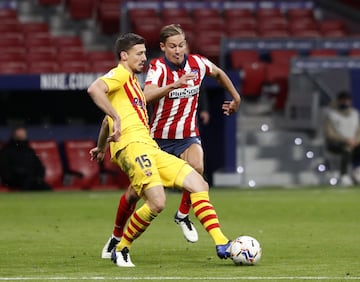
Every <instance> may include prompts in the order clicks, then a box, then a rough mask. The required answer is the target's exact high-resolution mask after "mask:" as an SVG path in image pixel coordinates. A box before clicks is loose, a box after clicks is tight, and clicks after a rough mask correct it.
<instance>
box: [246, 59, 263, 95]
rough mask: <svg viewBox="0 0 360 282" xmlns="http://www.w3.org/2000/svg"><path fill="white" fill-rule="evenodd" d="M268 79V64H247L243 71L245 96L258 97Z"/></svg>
mask: <svg viewBox="0 0 360 282" xmlns="http://www.w3.org/2000/svg"><path fill="white" fill-rule="evenodd" d="M265 78H266V64H265V63H262V62H246V63H244V64H243V65H242V69H241V90H240V93H241V94H242V95H244V96H248V97H250V96H252V97H258V96H260V95H261V92H262V87H263V85H264V83H265Z"/></svg>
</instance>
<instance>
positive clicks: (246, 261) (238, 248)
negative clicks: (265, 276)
mask: <svg viewBox="0 0 360 282" xmlns="http://www.w3.org/2000/svg"><path fill="white" fill-rule="evenodd" d="M261 254H262V250H261V246H260V243H259V242H258V241H257V240H256V239H255V238H253V237H251V236H240V237H238V238H236V239H235V240H233V241H232V243H231V246H230V258H231V259H232V261H233V262H234V263H235V264H236V265H255V264H257V263H258V262H259V261H260V259H261Z"/></svg>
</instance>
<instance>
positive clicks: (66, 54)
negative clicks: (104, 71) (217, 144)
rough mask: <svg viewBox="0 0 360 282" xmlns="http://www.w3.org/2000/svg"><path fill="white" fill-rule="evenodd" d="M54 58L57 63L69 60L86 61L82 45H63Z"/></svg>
mask: <svg viewBox="0 0 360 282" xmlns="http://www.w3.org/2000/svg"><path fill="white" fill-rule="evenodd" d="M56 59H57V61H58V62H59V63H61V62H70V61H84V62H88V58H87V53H85V51H84V49H83V48H82V47H80V48H74V49H71V48H70V49H68V48H66V47H63V48H61V49H59V50H58V52H57V54H56Z"/></svg>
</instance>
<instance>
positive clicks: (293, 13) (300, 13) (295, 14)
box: [286, 8, 314, 20]
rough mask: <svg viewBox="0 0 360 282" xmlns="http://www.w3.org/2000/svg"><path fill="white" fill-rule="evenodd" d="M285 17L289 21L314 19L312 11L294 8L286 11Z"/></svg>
mask: <svg viewBox="0 0 360 282" xmlns="http://www.w3.org/2000/svg"><path fill="white" fill-rule="evenodd" d="M286 13H287V16H288V18H289V19H290V20H296V19H303V18H311V19H313V18H314V12H313V10H312V9H307V8H294V9H289V10H287V12H286Z"/></svg>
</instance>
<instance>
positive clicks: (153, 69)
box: [145, 60, 164, 87]
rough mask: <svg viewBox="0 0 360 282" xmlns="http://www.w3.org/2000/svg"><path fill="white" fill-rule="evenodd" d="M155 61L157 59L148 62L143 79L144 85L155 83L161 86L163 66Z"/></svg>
mask: <svg viewBox="0 0 360 282" xmlns="http://www.w3.org/2000/svg"><path fill="white" fill-rule="evenodd" d="M157 62H158V60H152V61H151V62H150V66H149V70H148V73H147V75H146V79H145V85H149V84H156V85H157V86H159V87H161V85H162V82H163V79H164V73H163V68H162V67H161V66H160V64H158V63H157Z"/></svg>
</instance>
